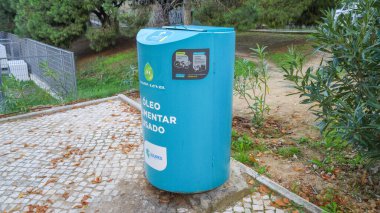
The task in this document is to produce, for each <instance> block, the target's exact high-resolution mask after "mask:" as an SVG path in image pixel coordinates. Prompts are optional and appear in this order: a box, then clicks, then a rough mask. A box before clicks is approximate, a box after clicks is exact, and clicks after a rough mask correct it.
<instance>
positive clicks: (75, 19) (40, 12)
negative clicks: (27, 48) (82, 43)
mask: <svg viewBox="0 0 380 213" xmlns="http://www.w3.org/2000/svg"><path fill="white" fill-rule="evenodd" d="M87 21H88V11H87V10H86V9H85V8H83V4H82V2H80V1H76V0H61V1H56V0H20V1H19V3H18V5H17V15H16V18H15V23H16V33H17V34H19V35H22V36H28V37H32V38H34V39H36V40H40V41H44V42H47V43H50V44H54V45H57V46H68V45H69V44H70V43H71V42H72V41H73V40H74V39H75V38H77V37H79V36H80V35H82V34H83V33H84V31H85V27H86V22H87Z"/></svg>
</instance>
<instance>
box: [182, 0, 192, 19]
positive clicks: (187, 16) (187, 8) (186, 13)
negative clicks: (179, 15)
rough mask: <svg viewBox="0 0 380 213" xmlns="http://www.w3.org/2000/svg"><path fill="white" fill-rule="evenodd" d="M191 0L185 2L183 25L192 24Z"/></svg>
mask: <svg viewBox="0 0 380 213" xmlns="http://www.w3.org/2000/svg"><path fill="white" fill-rule="evenodd" d="M191 22H192V19H191V0H183V24H185V25H189V24H191Z"/></svg>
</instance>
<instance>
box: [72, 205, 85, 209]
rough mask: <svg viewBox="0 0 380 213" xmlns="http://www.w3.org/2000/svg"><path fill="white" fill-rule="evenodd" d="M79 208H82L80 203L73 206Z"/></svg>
mask: <svg viewBox="0 0 380 213" xmlns="http://www.w3.org/2000/svg"><path fill="white" fill-rule="evenodd" d="M81 208H83V206H82V205H81V204H78V205H75V206H73V209H81Z"/></svg>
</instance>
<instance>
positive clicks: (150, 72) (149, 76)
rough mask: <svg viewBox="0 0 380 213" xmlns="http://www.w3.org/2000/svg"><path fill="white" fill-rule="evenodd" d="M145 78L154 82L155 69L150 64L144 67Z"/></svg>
mask: <svg viewBox="0 0 380 213" xmlns="http://www.w3.org/2000/svg"><path fill="white" fill-rule="evenodd" d="M144 76H145V79H146V80H147V81H152V80H153V68H152V66H150V64H149V63H147V64H145V67H144Z"/></svg>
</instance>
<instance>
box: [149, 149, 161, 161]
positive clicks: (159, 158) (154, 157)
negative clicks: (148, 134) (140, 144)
mask: <svg viewBox="0 0 380 213" xmlns="http://www.w3.org/2000/svg"><path fill="white" fill-rule="evenodd" d="M145 154H146V156H147V157H148V158H153V159H156V160H162V157H161V156H159V155H156V154H154V153H151V152H150V151H149V149H146V150H145Z"/></svg>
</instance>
